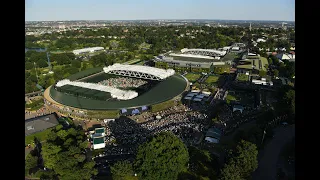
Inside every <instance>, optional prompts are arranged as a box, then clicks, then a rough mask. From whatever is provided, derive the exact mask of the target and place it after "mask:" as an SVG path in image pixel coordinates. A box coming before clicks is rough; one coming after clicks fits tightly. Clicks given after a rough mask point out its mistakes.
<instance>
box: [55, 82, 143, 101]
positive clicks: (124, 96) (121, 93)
mask: <svg viewBox="0 0 320 180" xmlns="http://www.w3.org/2000/svg"><path fill="white" fill-rule="evenodd" d="M65 85H72V86H77V87H83V88H87V89H93V90H98V91H104V92H109V93H110V94H111V97H113V98H117V99H120V100H128V99H133V98H135V97H137V96H138V93H137V92H135V91H131V90H130V91H126V90H121V89H116V88H113V87H110V86H105V85H100V84H96V83H88V82H79V81H70V80H69V79H63V80H61V81H59V82H58V83H57V84H56V86H57V87H61V86H65Z"/></svg>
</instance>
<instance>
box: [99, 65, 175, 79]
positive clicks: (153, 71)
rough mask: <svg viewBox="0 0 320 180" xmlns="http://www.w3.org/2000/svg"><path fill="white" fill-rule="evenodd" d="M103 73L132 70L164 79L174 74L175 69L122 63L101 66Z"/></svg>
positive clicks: (133, 72)
mask: <svg viewBox="0 0 320 180" xmlns="http://www.w3.org/2000/svg"><path fill="white" fill-rule="evenodd" d="M103 70H104V72H105V73H111V72H112V71H123V72H128V71H129V72H132V74H133V75H134V74H135V73H136V72H137V73H144V74H148V75H152V76H155V77H157V78H160V79H166V78H168V77H170V76H172V75H174V73H175V71H174V70H173V69H167V70H165V69H159V68H155V67H149V66H140V65H124V64H118V63H116V64H113V65H112V66H108V67H104V68H103Z"/></svg>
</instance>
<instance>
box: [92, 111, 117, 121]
mask: <svg viewBox="0 0 320 180" xmlns="http://www.w3.org/2000/svg"><path fill="white" fill-rule="evenodd" d="M87 114H88V116H90V117H92V118H96V119H105V118H119V116H120V111H119V110H113V111H88V113H87Z"/></svg>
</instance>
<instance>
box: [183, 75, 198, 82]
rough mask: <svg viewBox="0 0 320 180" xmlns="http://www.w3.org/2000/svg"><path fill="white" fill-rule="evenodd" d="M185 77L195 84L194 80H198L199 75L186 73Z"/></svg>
mask: <svg viewBox="0 0 320 180" xmlns="http://www.w3.org/2000/svg"><path fill="white" fill-rule="evenodd" d="M185 77H186V78H187V79H188V80H189V81H190V82H195V81H196V80H198V79H199V78H200V77H201V74H192V73H188V74H187V75H185Z"/></svg>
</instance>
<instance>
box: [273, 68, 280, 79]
mask: <svg viewBox="0 0 320 180" xmlns="http://www.w3.org/2000/svg"><path fill="white" fill-rule="evenodd" d="M273 74H274V76H275V77H279V70H278V69H275V70H274V71H273Z"/></svg>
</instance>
